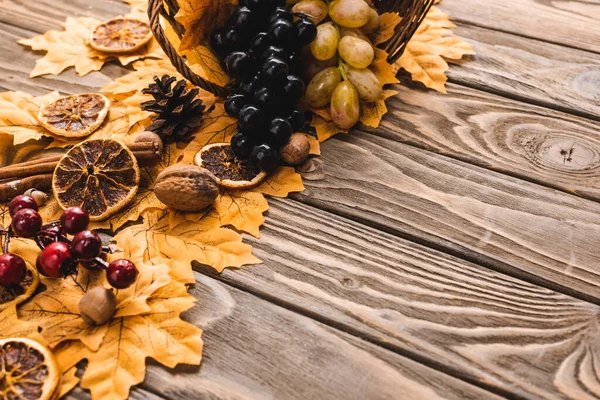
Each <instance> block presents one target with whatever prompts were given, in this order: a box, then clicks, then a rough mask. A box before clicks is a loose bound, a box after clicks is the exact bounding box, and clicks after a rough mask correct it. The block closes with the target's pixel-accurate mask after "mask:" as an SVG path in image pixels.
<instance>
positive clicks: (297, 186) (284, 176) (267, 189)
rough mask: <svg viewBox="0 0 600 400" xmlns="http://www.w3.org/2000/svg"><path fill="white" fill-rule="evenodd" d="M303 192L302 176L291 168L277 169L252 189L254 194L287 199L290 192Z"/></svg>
mask: <svg viewBox="0 0 600 400" xmlns="http://www.w3.org/2000/svg"><path fill="white" fill-rule="evenodd" d="M317 143H318V142H317ZM303 190H304V184H303V183H302V176H301V175H300V174H299V173H297V172H296V170H295V169H294V168H292V167H279V168H278V169H277V171H275V172H274V173H273V174H271V176H269V178H268V179H267V180H266V181H264V182H263V183H262V184H261V185H260V186H258V187H257V188H255V189H254V191H255V192H259V193H262V194H266V195H269V196H273V197H287V196H289V194H290V193H292V192H301V191H303Z"/></svg>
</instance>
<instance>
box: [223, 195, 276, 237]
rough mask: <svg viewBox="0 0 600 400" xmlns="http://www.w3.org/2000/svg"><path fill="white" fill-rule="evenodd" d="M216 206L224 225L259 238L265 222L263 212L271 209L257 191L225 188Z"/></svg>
mask: <svg viewBox="0 0 600 400" xmlns="http://www.w3.org/2000/svg"><path fill="white" fill-rule="evenodd" d="M214 207H215V210H216V211H217V213H218V215H219V220H220V222H221V225H222V226H227V225H231V226H233V227H235V228H236V229H238V230H240V231H242V232H246V233H249V234H251V235H252V236H254V237H256V238H258V237H260V233H259V228H260V226H261V225H262V224H263V223H264V222H265V218H264V217H263V213H264V212H265V211H267V210H268V209H269V204H268V203H267V200H265V197H264V196H263V195H262V194H260V193H257V192H251V191H244V190H239V191H233V190H232V191H228V190H223V191H222V192H221V194H219V197H217V200H215V203H214Z"/></svg>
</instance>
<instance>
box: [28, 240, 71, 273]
mask: <svg viewBox="0 0 600 400" xmlns="http://www.w3.org/2000/svg"><path fill="white" fill-rule="evenodd" d="M36 267H37V269H38V271H39V272H40V274H42V275H44V276H47V277H49V278H62V277H64V276H65V275H69V274H71V273H73V272H75V271H76V268H77V262H76V261H75V259H74V258H73V255H72V254H71V250H69V245H68V244H66V243H64V242H54V243H50V244H49V245H48V246H46V248H44V250H42V252H41V253H40V255H39V256H38V258H37V261H36Z"/></svg>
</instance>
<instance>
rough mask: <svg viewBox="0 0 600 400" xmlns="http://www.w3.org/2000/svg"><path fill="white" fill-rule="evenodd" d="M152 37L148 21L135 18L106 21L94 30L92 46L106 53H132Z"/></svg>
mask: <svg viewBox="0 0 600 400" xmlns="http://www.w3.org/2000/svg"><path fill="white" fill-rule="evenodd" d="M150 39H152V31H151V30H150V25H148V24H147V23H145V22H143V21H140V20H137V19H133V18H114V19H109V20H108V21H104V22H103V23H101V24H100V25H98V26H97V27H96V28H95V29H94V32H92V41H91V43H90V44H91V46H92V47H93V48H94V49H96V50H98V51H103V52H105V53H130V52H132V51H136V50H138V49H139V48H141V47H142V46H144V45H145V44H146V43H148V42H149V41H150Z"/></svg>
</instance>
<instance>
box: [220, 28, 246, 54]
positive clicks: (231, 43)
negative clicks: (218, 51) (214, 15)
mask: <svg viewBox="0 0 600 400" xmlns="http://www.w3.org/2000/svg"><path fill="white" fill-rule="evenodd" d="M223 41H224V42H225V45H226V46H227V48H228V49H232V50H237V49H239V48H241V47H242V45H243V43H244V39H243V37H242V35H240V33H239V32H238V31H236V30H235V29H228V30H226V31H225V33H224V34H223Z"/></svg>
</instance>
